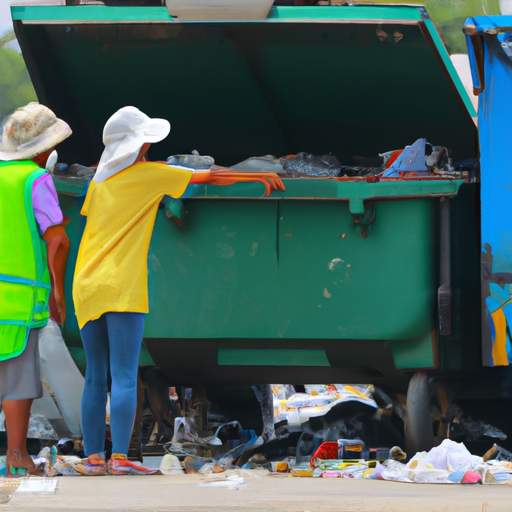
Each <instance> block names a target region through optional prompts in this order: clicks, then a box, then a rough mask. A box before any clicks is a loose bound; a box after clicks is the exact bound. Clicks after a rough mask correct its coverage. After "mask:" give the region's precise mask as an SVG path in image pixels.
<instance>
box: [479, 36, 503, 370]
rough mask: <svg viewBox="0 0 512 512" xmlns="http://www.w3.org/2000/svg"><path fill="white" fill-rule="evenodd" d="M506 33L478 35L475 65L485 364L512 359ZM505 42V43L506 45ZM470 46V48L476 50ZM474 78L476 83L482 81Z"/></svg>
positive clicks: (500, 364) (496, 363)
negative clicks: (479, 50) (480, 50)
mask: <svg viewBox="0 0 512 512" xmlns="http://www.w3.org/2000/svg"><path fill="white" fill-rule="evenodd" d="M505 36H506V34H498V35H496V34H494V35H487V34H486V35H481V36H477V37H478V39H479V41H480V44H481V45H482V46H483V50H484V51H483V53H482V54H479V55H480V57H481V58H482V60H481V61H480V62H479V63H478V65H477V64H476V62H475V61H474V60H473V63H472V64H473V70H474V72H475V73H476V72H477V69H480V72H481V73H483V83H481V84H478V85H480V86H483V92H481V93H480V96H479V106H478V120H479V132H480V147H481V155H480V165H481V233H482V239H481V244H482V258H481V272H482V274H481V278H482V361H483V364H484V365H486V366H508V365H509V364H510V363H511V362H512V343H511V341H512V340H511V332H510V326H511V325H512V287H511V283H512V229H511V225H510V218H509V211H510V204H512V172H511V170H512V153H511V152H510V130H509V129H508V127H509V125H510V119H511V116H512V109H511V108H510V89H511V87H512V60H511V57H510V56H509V55H507V50H508V52H509V54H510V55H512V52H511V50H510V49H509V48H508V47H507V44H506V42H504V41H505ZM502 43H504V46H502ZM471 49H472V48H471V47H470V51H471ZM478 85H477V84H476V83H475V87H477V86H478Z"/></svg>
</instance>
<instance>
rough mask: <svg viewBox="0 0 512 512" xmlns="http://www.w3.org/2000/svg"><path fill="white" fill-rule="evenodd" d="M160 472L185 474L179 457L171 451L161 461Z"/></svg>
mask: <svg viewBox="0 0 512 512" xmlns="http://www.w3.org/2000/svg"><path fill="white" fill-rule="evenodd" d="M160 472H161V473H162V474H163V475H183V468H182V467H181V463H180V461H179V459H178V457H176V456H175V455H172V454H170V453H167V454H165V455H164V456H163V457H162V462H161V463H160Z"/></svg>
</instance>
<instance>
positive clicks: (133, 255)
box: [73, 162, 192, 329]
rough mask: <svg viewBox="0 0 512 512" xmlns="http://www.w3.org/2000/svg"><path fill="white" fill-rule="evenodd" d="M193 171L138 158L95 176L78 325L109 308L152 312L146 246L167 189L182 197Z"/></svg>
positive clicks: (80, 268)
mask: <svg viewBox="0 0 512 512" xmlns="http://www.w3.org/2000/svg"><path fill="white" fill-rule="evenodd" d="M191 177H192V171H187V170H182V169H175V168H171V167H169V166H167V165H165V164H159V163H153V162H139V163H137V164H135V165H132V166H130V167H127V168H126V169H124V170H123V171H121V172H119V173H118V174H115V175H114V176H112V177H111V178H109V179H107V180H106V181H104V182H99V183H97V182H94V181H92V182H91V185H90V187H89V190H88V192H87V196H86V198H85V202H84V205H83V208H82V211H81V214H82V215H85V216H87V224H86V226H85V230H84V234H83V236H82V241H81V242H80V248H79V250H78V256H77V261H76V268H75V278H74V283H73V301H74V303H75V311H76V316H77V319H78V326H79V327H80V329H81V328H82V327H83V326H84V325H85V323H86V322H88V321H90V320H96V319H98V318H99V317H100V316H101V315H102V314H103V313H107V312H109V311H126V312H132V313H148V311H149V306H148V264H147V259H148V250H149V243H150V241H151V235H152V233H153V227H154V224H155V217H156V213H157V210H158V205H159V203H160V201H161V200H162V198H163V196H164V195H168V196H172V197H180V196H181V195H182V194H183V192H184V191H185V189H186V188H187V185H188V183H189V181H190V178H191Z"/></svg>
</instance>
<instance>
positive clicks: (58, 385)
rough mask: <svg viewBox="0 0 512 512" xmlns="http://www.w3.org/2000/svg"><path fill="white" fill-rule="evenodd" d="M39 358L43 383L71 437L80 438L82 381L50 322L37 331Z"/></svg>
mask: <svg viewBox="0 0 512 512" xmlns="http://www.w3.org/2000/svg"><path fill="white" fill-rule="evenodd" d="M39 356H40V360H41V368H42V370H43V373H44V381H45V382H46V383H47V384H48V386H49V387H50V388H51V390H52V393H53V396H54V397H55V401H56V402H57V405H58V407H59V411H60V413H61V414H62V417H63V419H64V421H65V422H66V425H67V427H68V428H69V430H70V431H71V433H72V434H73V435H74V436H76V437H81V436H82V428H81V416H80V410H81V404H82V394H83V391H84V378H83V376H82V374H81V373H80V371H79V370H78V368H77V366H76V365H75V362H74V361H73V358H72V357H71V354H70V353H69V350H68V348H67V346H66V343H65V342H64V339H63V338H62V334H61V332H60V328H59V326H58V325H57V323H56V322H54V321H53V320H49V321H48V324H47V325H46V327H44V328H43V329H41V331H40V332H39ZM57 439H58V437H57Z"/></svg>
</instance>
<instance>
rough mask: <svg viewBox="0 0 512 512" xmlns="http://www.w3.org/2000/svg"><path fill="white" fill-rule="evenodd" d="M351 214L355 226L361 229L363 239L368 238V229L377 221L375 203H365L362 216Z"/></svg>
mask: <svg viewBox="0 0 512 512" xmlns="http://www.w3.org/2000/svg"><path fill="white" fill-rule="evenodd" d="M350 213H351V215H352V219H353V221H354V226H359V227H360V228H361V231H360V235H361V238H366V237H367V236H368V228H369V227H370V226H371V225H372V224H373V222H374V221H375V201H364V212H363V213H362V214H355V213H352V212H350Z"/></svg>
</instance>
